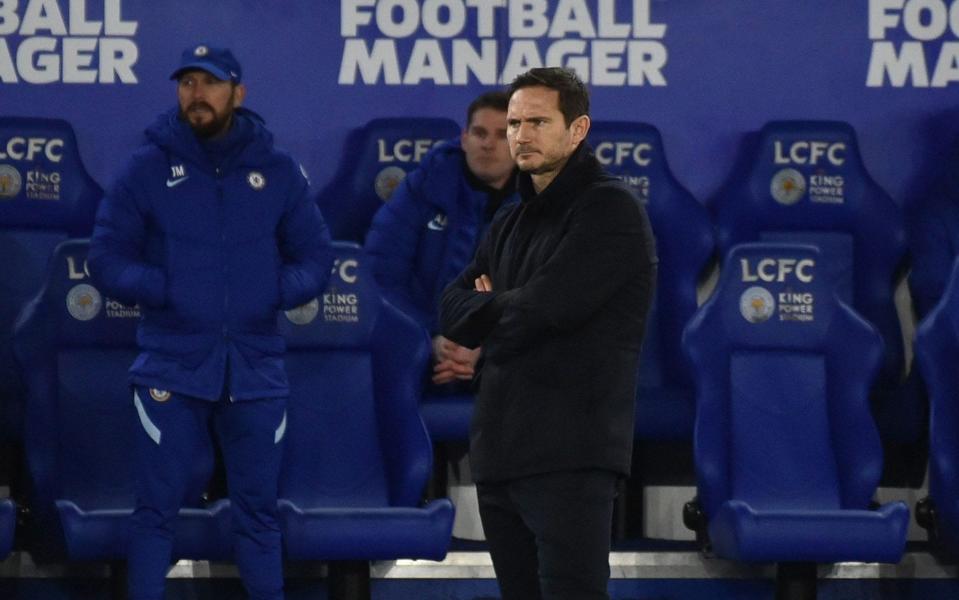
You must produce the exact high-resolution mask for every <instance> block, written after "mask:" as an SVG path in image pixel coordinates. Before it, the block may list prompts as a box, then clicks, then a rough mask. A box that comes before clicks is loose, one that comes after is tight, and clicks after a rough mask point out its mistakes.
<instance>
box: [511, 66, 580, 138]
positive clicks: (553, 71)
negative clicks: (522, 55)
mask: <svg viewBox="0 0 959 600" xmlns="http://www.w3.org/2000/svg"><path fill="white" fill-rule="evenodd" d="M534 86H543V87H547V88H549V89H551V90H556V91H557V92H559V110H560V112H561V113H563V120H564V121H565V122H566V126H567V127H569V124H570V123H572V122H573V121H575V120H576V119H577V118H578V117H581V116H583V115H589V91H588V90H587V89H586V84H585V83H583V80H582V79H580V78H579V76H577V75H576V72H575V71H573V70H572V69H567V68H565V67H543V68H537V69H530V70H529V71H526V72H525V73H523V74H522V75H517V76H516V79H514V80H513V83H511V84H510V85H509V90H508V91H507V93H508V94H509V96H508V97H509V98H512V97H513V94H515V93H516V90H518V89H521V88H525V87H534Z"/></svg>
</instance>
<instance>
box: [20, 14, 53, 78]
mask: <svg viewBox="0 0 959 600" xmlns="http://www.w3.org/2000/svg"><path fill="white" fill-rule="evenodd" d="M24 19H26V18H25V17H24ZM56 49H57V40H56V38H52V37H39V36H37V37H31V38H26V39H25V40H23V41H22V42H20V47H19V48H17V71H18V72H19V73H20V77H22V78H23V80H24V81H26V82H27V83H53V82H54V81H57V80H58V79H60V56H59V55H57V54H53V52H54V51H55V50H56ZM34 57H36V58H34ZM34 61H35V62H34Z"/></svg>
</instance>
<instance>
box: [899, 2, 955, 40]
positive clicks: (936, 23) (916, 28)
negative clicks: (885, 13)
mask: <svg viewBox="0 0 959 600" xmlns="http://www.w3.org/2000/svg"><path fill="white" fill-rule="evenodd" d="M924 13H925V14H927V15H928V16H929V22H928V23H926V24H923V22H922V21H923V18H922V17H923V14H924ZM902 16H903V25H905V27H906V33H908V34H909V35H910V37H912V38H914V39H917V40H922V41H924V42H927V41H929V40H934V39H936V38H938V37H940V36H941V35H942V34H944V33H945V32H946V26H947V25H948V24H949V14H948V11H947V9H946V5H945V4H943V3H942V0H909V2H907V3H906V10H905V11H904V12H903V13H902Z"/></svg>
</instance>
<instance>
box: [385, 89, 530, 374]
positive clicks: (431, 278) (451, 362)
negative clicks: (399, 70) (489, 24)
mask: <svg viewBox="0 0 959 600" xmlns="http://www.w3.org/2000/svg"><path fill="white" fill-rule="evenodd" d="M506 104H507V97H506V94H505V92H501V91H495V92H486V93H484V94H482V95H480V96H479V97H477V98H476V99H475V100H474V101H473V102H472V103H471V104H470V105H469V108H468V109H467V114H466V129H465V130H464V131H463V133H462V135H461V136H460V138H459V139H458V140H449V141H447V142H443V143H442V144H440V145H438V146H437V147H436V148H434V149H433V150H431V151H430V153H429V154H427V155H426V156H425V157H424V158H423V161H422V163H421V164H420V166H419V168H418V169H416V170H415V171H413V172H412V173H410V174H409V175H408V176H407V177H406V178H405V179H404V180H403V182H402V183H401V184H400V186H399V187H397V188H396V191H395V192H393V195H392V196H391V197H390V200H389V202H387V203H386V204H385V205H383V206H382V207H381V208H380V210H379V211H377V213H376V215H375V216H374V217H373V223H372V225H371V226H370V231H369V233H367V235H366V252H367V253H368V254H369V255H370V258H371V259H372V263H373V273H374V276H375V277H376V281H377V283H379V285H380V287H381V288H382V289H383V293H384V295H385V296H386V298H387V299H388V300H389V301H390V302H392V303H393V304H394V305H395V306H396V307H397V308H399V309H400V310H402V311H403V312H405V313H407V314H408V315H410V316H411V317H413V318H414V319H415V320H416V321H417V322H418V323H420V324H422V325H423V326H424V327H425V328H426V329H427V331H429V333H430V336H431V337H432V339H433V362H434V366H433V374H432V379H433V383H434V384H437V385H443V384H450V383H454V382H457V381H468V380H470V379H472V377H473V369H474V366H475V364H476V360H477V358H478V355H479V350H470V349H469V348H464V347H462V346H460V345H458V344H455V343H453V342H452V341H450V340H448V339H446V338H445V337H443V336H442V335H440V334H439V325H438V322H437V321H438V314H439V299H440V295H441V294H442V293H443V289H444V288H445V287H446V285H447V284H449V282H451V281H453V279H455V278H456V276H457V275H459V273H460V272H461V271H462V270H463V268H464V267H466V265H467V264H469V262H470V260H471V259H472V257H473V253H474V252H475V251H476V246H477V245H478V244H479V240H480V239H481V238H482V236H483V233H484V232H485V231H486V228H487V226H488V225H489V223H490V221H491V220H492V218H493V215H494V214H495V213H496V212H497V210H498V209H499V208H500V207H501V206H503V205H504V204H508V203H510V202H515V201H516V200H517V199H518V198H519V196H518V195H517V194H516V184H515V180H516V176H515V172H516V167H515V165H514V163H513V159H512V158H511V157H510V155H509V148H508V147H507V145H506ZM446 391H459V390H457V389H447V390H446Z"/></svg>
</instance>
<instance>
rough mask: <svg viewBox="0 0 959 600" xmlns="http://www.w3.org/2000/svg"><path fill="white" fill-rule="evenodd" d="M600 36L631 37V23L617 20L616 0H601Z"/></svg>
mask: <svg viewBox="0 0 959 600" xmlns="http://www.w3.org/2000/svg"><path fill="white" fill-rule="evenodd" d="M599 37H601V38H627V37H629V23H617V22H616V0H599Z"/></svg>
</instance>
